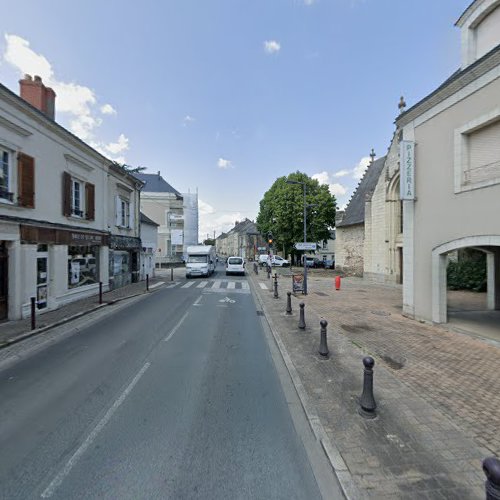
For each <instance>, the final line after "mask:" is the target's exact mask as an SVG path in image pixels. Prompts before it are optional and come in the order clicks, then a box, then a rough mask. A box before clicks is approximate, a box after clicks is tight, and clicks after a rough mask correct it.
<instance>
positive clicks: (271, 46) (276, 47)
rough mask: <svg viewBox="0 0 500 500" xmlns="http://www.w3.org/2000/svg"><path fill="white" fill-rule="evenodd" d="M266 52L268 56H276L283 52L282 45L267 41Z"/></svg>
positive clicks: (265, 44)
mask: <svg viewBox="0 0 500 500" xmlns="http://www.w3.org/2000/svg"><path fill="white" fill-rule="evenodd" d="M264 50H265V51H266V52H267V53H268V54H274V53H275V52H279V51H280V50H281V45H280V44H279V43H278V42H277V41H276V40H266V41H265V42H264Z"/></svg>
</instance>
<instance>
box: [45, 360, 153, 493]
mask: <svg viewBox="0 0 500 500" xmlns="http://www.w3.org/2000/svg"><path fill="white" fill-rule="evenodd" d="M150 366H151V363H149V362H148V363H146V364H145V365H144V366H143V367H142V368H141V369H140V370H139V372H138V373H137V375H136V376H135V377H134V378H133V379H132V382H130V384H129V385H128V387H127V388H126V389H125V390H124V391H123V392H122V393H121V395H120V397H119V398H118V399H117V400H116V401H115V402H114V403H113V405H112V406H111V408H110V409H109V410H108V411H107V412H106V414H105V415H104V417H102V419H101V420H100V422H99V423H98V424H97V425H96V426H95V427H94V429H93V430H92V432H91V433H90V434H89V435H88V436H87V439H85V441H84V442H83V443H82V444H81V445H80V447H79V448H78V449H77V450H76V451H75V453H74V454H73V456H72V457H71V458H70V459H69V460H68V461H67V463H66V465H65V466H64V467H63V469H62V470H61V471H59V473H58V474H57V475H56V477H55V478H54V479H53V480H52V482H51V483H50V484H49V485H48V486H47V488H46V489H45V491H44V492H43V493H42V498H50V497H51V496H52V495H53V494H54V492H55V491H56V489H57V488H58V487H59V486H61V484H62V482H63V481H64V478H65V477H66V476H67V475H68V474H69V473H70V472H71V469H72V468H73V467H74V466H75V465H76V464H77V462H78V460H80V458H81V456H82V455H83V454H84V453H85V452H86V451H87V449H88V447H89V446H90V445H91V444H92V443H93V442H94V440H95V438H96V437H97V436H98V434H99V433H100V432H101V431H102V430H103V429H104V427H105V426H106V424H107V423H108V422H109V421H110V420H111V417H112V416H113V414H114V413H115V412H116V410H117V409H118V408H119V407H120V405H121V404H122V403H123V402H124V401H125V398H126V397H127V396H128V395H129V394H130V392H131V391H132V389H133V388H134V386H135V385H136V384H137V382H139V379H140V378H141V377H142V376H143V375H144V373H145V372H146V370H147V369H148V368H149V367H150Z"/></svg>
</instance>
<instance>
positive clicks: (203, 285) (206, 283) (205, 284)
mask: <svg viewBox="0 0 500 500" xmlns="http://www.w3.org/2000/svg"><path fill="white" fill-rule="evenodd" d="M207 285H208V281H202V282H201V283H200V284H199V285H198V286H197V287H196V288H205V287H206V286H207Z"/></svg>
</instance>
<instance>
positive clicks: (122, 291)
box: [0, 275, 170, 348]
mask: <svg viewBox="0 0 500 500" xmlns="http://www.w3.org/2000/svg"><path fill="white" fill-rule="evenodd" d="M169 276H170V275H169ZM163 281H166V279H163V278H162V277H156V278H152V279H150V280H149V287H150V290H151V291H152V290H154V289H155V288H151V287H152V286H154V285H155V284H157V283H161V282H163ZM143 293H146V282H145V281H139V282H138V283H132V284H130V285H127V286H124V287H121V288H117V289H116V290H112V291H110V292H106V293H104V294H103V304H102V305H100V304H99V294H98V293H96V294H95V295H93V296H91V297H87V298H85V299H81V300H77V301H75V302H71V303H70V304H67V305H65V306H63V307H60V308H59V309H55V310H52V311H47V312H45V313H42V314H37V317H36V329H35V330H31V318H26V319H22V320H17V321H6V322H4V323H0V348H1V347H3V346H7V345H10V344H12V343H13V342H16V341H18V340H20V339H22V338H24V337H26V336H30V335H31V334H32V333H33V334H35V335H36V334H38V333H42V332H43V331H45V330H48V329H50V328H51V327H53V326H57V325H60V324H62V323H64V322H66V321H70V320H71V319H74V318H76V317H79V316H81V315H83V314H87V313H89V312H91V311H94V310H96V309H98V308H100V307H104V306H106V305H107V304H109V303H113V302H116V301H118V300H123V299H125V298H128V297H133V296H135V295H140V294H143Z"/></svg>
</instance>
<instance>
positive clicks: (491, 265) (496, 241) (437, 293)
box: [432, 235, 500, 323]
mask: <svg viewBox="0 0 500 500" xmlns="http://www.w3.org/2000/svg"><path fill="white" fill-rule="evenodd" d="M467 247H473V248H477V249H480V250H481V251H483V252H485V253H486V265H487V275H488V278H487V279H488V283H487V288H488V290H487V304H488V306H487V307H488V309H489V310H500V235H482V236H467V237H465V238H459V239H457V240H453V241H449V242H447V243H444V244H442V245H439V246H437V247H435V248H434V249H433V250H432V321H433V322H434V323H446V322H447V321H448V312H447V294H446V293H447V287H446V265H447V258H446V255H447V254H448V253H449V252H451V251H453V250H458V249H460V248H467Z"/></svg>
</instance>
